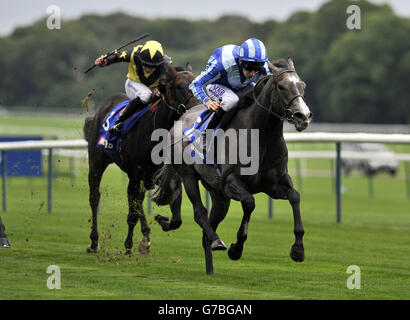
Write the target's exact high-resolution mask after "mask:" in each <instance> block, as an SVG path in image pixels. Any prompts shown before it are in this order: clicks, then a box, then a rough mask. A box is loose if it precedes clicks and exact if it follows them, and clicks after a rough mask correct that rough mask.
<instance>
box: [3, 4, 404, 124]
mask: <svg viewBox="0 0 410 320" xmlns="http://www.w3.org/2000/svg"><path fill="white" fill-rule="evenodd" d="M351 4H357V5H359V7H360V9H361V29H360V30H349V29H348V28H347V26H346V20H347V18H348V16H349V15H348V14H347V13H346V9H347V7H348V6H349V5H351ZM145 32H148V33H150V35H151V37H150V38H151V39H155V40H158V41H160V42H161V43H162V44H163V46H164V49H165V51H166V53H167V54H168V55H169V56H171V57H172V59H173V62H174V64H175V65H181V66H184V65H185V64H186V62H188V61H189V62H190V63H191V64H192V66H193V69H194V73H195V74H199V73H200V72H201V70H202V69H203V67H204V66H205V64H206V62H207V60H208V58H209V56H210V55H211V54H212V52H213V51H214V50H215V49H216V48H217V47H219V46H222V45H225V44H237V45H240V44H241V43H242V42H243V41H244V40H246V39H248V38H250V37H256V38H259V39H260V40H262V41H264V42H265V44H266V46H267V49H268V53H269V58H270V60H271V61H274V60H275V59H278V58H287V57H288V56H290V57H292V59H293V61H294V63H295V67H296V69H297V71H298V74H299V75H300V77H301V78H302V79H304V80H305V82H306V83H307V89H306V100H307V102H308V105H309V107H310V108H311V110H312V111H313V113H314V115H315V116H314V118H315V121H316V122H356V123H401V124H408V123H410V107H409V99H408V98H409V93H408V92H409V88H410V87H409V78H410V37H409V35H410V19H407V18H403V17H399V16H397V15H396V14H395V13H394V12H393V11H392V9H391V8H390V7H389V6H388V5H376V4H372V3H369V2H367V1H365V0H362V1H350V0H332V1H329V2H327V3H325V4H324V5H322V6H321V7H320V8H319V9H318V10H317V11H316V12H305V11H298V12H295V13H294V14H292V15H291V16H290V17H289V18H288V19H287V20H286V21H283V22H277V21H274V20H267V21H263V22H259V23H256V22H252V21H250V20H248V19H247V18H245V17H242V16H234V15H232V16H231V15H226V16H221V17H219V18H217V19H216V20H214V21H210V20H190V19H188V18H187V19H181V18H178V19H177V18H169V19H165V18H161V19H145V18H143V17H134V16H129V15H126V14H123V13H113V14H110V15H106V16H98V15H85V16H83V17H81V18H79V19H77V20H70V21H65V20H63V21H62V28H61V29H60V30H48V29H47V27H46V23H45V19H42V20H40V21H37V22H36V23H34V24H33V25H31V26H28V27H20V28H17V29H15V30H14V32H13V33H12V34H11V35H9V36H7V37H2V38H0V71H1V75H2V76H1V77H0V105H7V106H13V105H19V106H26V105H27V106H34V107H50V108H73V107H74V108H77V107H78V108H79V111H80V110H81V108H82V107H81V100H82V99H83V98H84V97H85V96H86V95H87V93H88V92H89V91H90V90H91V89H95V94H94V95H93V96H92V98H91V99H92V101H93V102H94V104H98V102H99V101H100V100H101V99H102V98H103V97H105V96H108V95H111V94H112V93H114V92H123V91H124V81H125V77H126V73H127V67H128V66H127V64H126V63H122V64H115V65H112V66H109V67H107V68H104V69H94V70H93V71H91V72H90V73H88V74H86V75H85V74H84V73H83V71H84V70H86V69H87V68H88V67H89V66H91V65H92V64H93V63H94V60H95V58H96V57H97V56H99V55H100V54H102V53H106V52H108V51H111V50H113V49H115V48H117V47H120V46H122V45H123V44H125V43H127V42H128V41H130V40H132V39H134V38H136V37H137V36H138V35H140V34H143V33H145Z"/></svg>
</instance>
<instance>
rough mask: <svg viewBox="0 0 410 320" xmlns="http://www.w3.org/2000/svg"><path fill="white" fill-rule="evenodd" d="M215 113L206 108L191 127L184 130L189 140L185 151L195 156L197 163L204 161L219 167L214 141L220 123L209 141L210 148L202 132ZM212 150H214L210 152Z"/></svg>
mask: <svg viewBox="0 0 410 320" xmlns="http://www.w3.org/2000/svg"><path fill="white" fill-rule="evenodd" d="M213 115H214V113H213V112H212V111H210V110H208V109H206V110H204V111H203V112H202V113H201V114H200V115H199V116H198V117H197V119H196V120H195V122H194V123H193V124H192V125H191V126H190V127H188V128H186V129H184V130H183V134H184V136H185V137H186V138H188V140H189V142H188V144H187V146H186V147H185V149H184V152H187V153H188V154H189V155H190V156H191V157H193V158H195V160H196V161H195V162H196V163H204V164H207V165H210V166H213V167H214V168H218V167H219V166H218V165H217V161H216V160H217V157H216V144H215V143H213V141H214V139H215V136H216V131H217V130H218V128H219V125H218V126H216V128H215V129H214V132H213V135H212V139H211V141H209V142H208V141H207V143H208V148H207V146H206V145H205V143H204V141H202V138H201V137H202V132H204V130H205V129H206V127H207V125H208V123H209V121H210V120H211V118H212V117H213ZM211 148H213V149H211ZM211 150H212V151H213V152H210V151H211Z"/></svg>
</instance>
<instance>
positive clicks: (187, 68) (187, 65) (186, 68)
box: [185, 62, 192, 72]
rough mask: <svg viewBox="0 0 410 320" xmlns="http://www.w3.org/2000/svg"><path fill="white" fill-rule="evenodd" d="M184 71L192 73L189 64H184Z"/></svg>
mask: <svg viewBox="0 0 410 320" xmlns="http://www.w3.org/2000/svg"><path fill="white" fill-rule="evenodd" d="M185 70H186V71H189V72H192V66H191V64H190V63H189V62H187V63H186V66H185Z"/></svg>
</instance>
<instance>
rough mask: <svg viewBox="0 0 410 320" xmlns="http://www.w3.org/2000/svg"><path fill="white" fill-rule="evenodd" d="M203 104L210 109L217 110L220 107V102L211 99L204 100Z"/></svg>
mask: <svg viewBox="0 0 410 320" xmlns="http://www.w3.org/2000/svg"><path fill="white" fill-rule="evenodd" d="M205 106H206V107H207V108H208V110H211V111H217V110H218V109H220V108H222V104H221V102H219V101H213V100H211V99H209V100H208V101H207V102H205Z"/></svg>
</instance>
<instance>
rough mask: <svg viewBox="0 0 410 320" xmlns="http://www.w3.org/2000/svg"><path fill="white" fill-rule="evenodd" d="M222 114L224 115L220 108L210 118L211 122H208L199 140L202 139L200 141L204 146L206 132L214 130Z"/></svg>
mask: <svg viewBox="0 0 410 320" xmlns="http://www.w3.org/2000/svg"><path fill="white" fill-rule="evenodd" d="M224 114H225V110H224V109H222V108H219V109H218V110H217V111H215V112H214V115H213V116H212V118H211V120H209V122H208V125H207V126H206V128H205V129H204V131H203V132H202V134H201V138H202V141H203V142H204V145H205V143H206V132H207V130H211V129H212V130H214V129H215V128H216V127H217V126H218V124H219V122H220V121H221V119H222V117H223V115H224Z"/></svg>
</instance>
